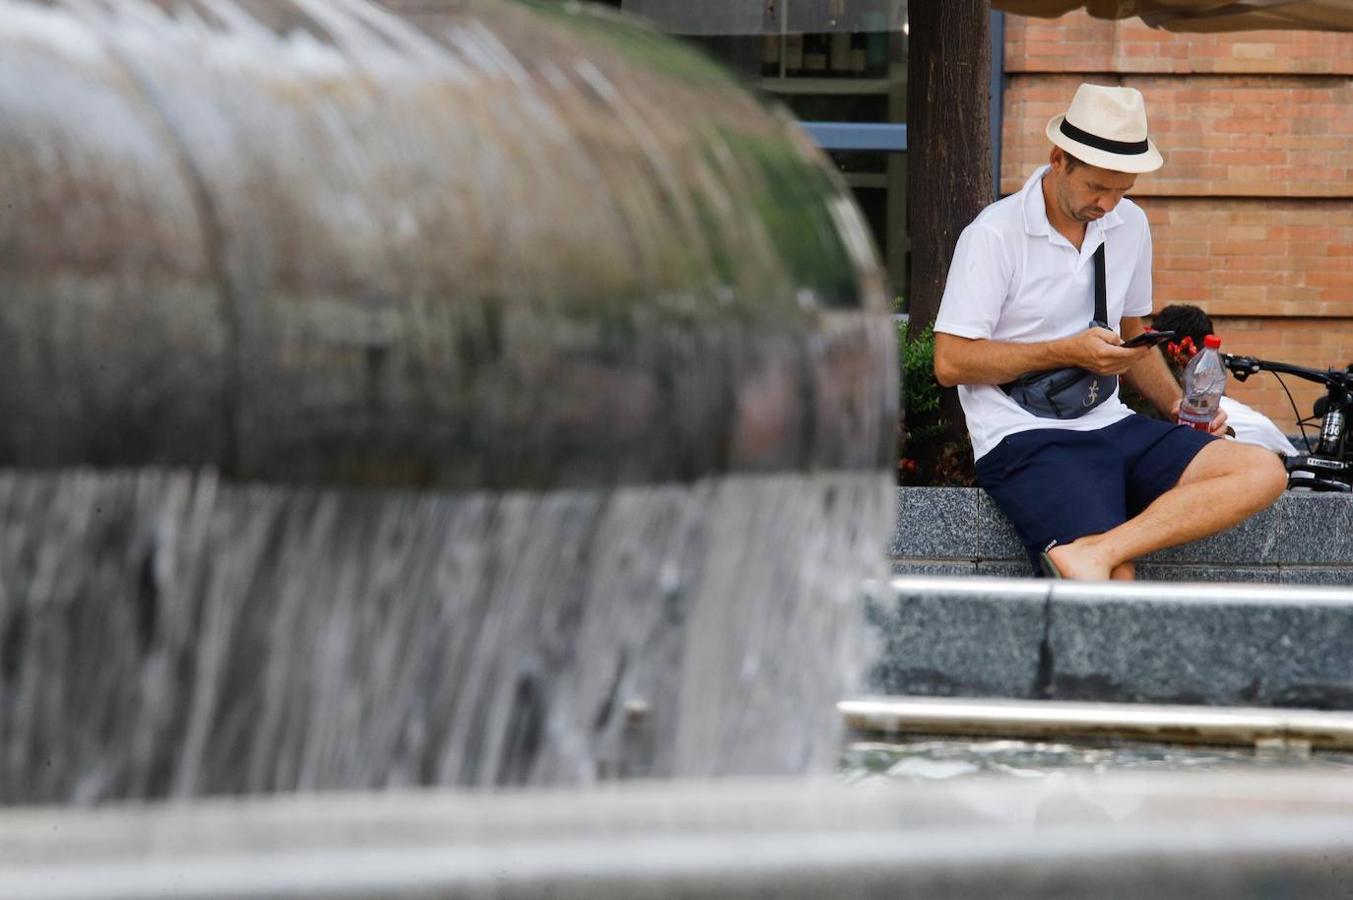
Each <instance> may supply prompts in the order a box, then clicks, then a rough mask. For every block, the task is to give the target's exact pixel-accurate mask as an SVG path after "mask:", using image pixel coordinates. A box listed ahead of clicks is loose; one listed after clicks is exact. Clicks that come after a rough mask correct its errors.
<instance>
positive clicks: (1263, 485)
mask: <svg viewBox="0 0 1353 900" xmlns="http://www.w3.org/2000/svg"><path fill="white" fill-rule="evenodd" d="M1047 134H1048V137H1049V139H1050V140H1051V141H1052V143H1053V147H1052V151H1051V155H1050V157H1049V165H1047V166H1043V167H1041V168H1039V169H1038V170H1037V171H1036V172H1034V173H1033V175H1032V176H1030V178H1029V180H1028V181H1027V182H1026V183H1025V185H1024V187H1023V189H1021V190H1020V191H1019V192H1018V193H1016V194H1012V195H1011V196H1009V197H1006V198H1005V199H1003V200H999V201H997V202H996V203H993V204H992V205H990V206H988V207H987V208H986V209H984V210H983V211H982V212H981V213H980V214H979V215H978V216H977V218H976V219H975V220H973V222H972V223H971V224H970V225H969V226H968V227H967V228H965V229H964V230H963V233H962V235H961V236H960V237H959V240H958V245H957V247H956V248H955V251H954V258H953V262H952V264H951V265H950V269H949V277H948V282H947V283H946V285H945V290H944V298H943V300H942V302H941V305H940V312H939V316H938V318H937V319H936V321H935V376H936V378H937V379H938V380H939V382H940V383H941V384H943V385H946V386H953V385H958V386H959V399H960V402H961V403H962V406H963V413H964V416H965V418H966V419H967V424H968V432H969V434H970V435H971V437H972V445H973V455H974V457H975V458H976V460H977V479H978V482H979V483H980V484H981V485H982V487H983V488H984V489H986V491H987V493H989V494H990V495H991V497H992V499H993V500H995V502H996V504H997V505H998V506H999V507H1000V508H1001V510H1002V512H1004V513H1005V515H1006V517H1007V518H1009V519H1010V521H1011V523H1012V524H1013V525H1014V526H1015V530H1016V531H1018V532H1019V536H1020V540H1021V541H1022V542H1023V544H1024V546H1025V549H1026V550H1027V551H1028V553H1029V556H1030V559H1031V560H1032V561H1033V562H1034V566H1035V569H1039V568H1041V569H1042V571H1043V572H1044V574H1046V575H1048V576H1050V577H1058V578H1060V577H1066V578H1082V579H1108V578H1114V579H1131V578H1132V577H1133V560H1135V559H1137V558H1138V557H1141V556H1144V555H1146V554H1148V553H1151V552H1153V551H1156V550H1160V549H1162V548H1165V547H1171V546H1174V545H1176V544H1182V543H1185V542H1187V541H1193V540H1197V539H1198V538H1202V537H1206V536H1207V535H1210V534H1213V533H1215V532H1218V531H1222V530H1224V529H1226V528H1229V527H1231V526H1232V525H1235V524H1236V523H1238V522H1240V521H1241V520H1243V519H1245V518H1246V517H1247V516H1250V515H1253V514H1254V513H1256V512H1258V511H1260V510H1262V509H1264V508H1265V507H1267V506H1269V505H1270V504H1272V503H1273V502H1274V501H1275V500H1276V499H1277V498H1278V496H1279V495H1280V494H1281V493H1282V491H1283V488H1284V487H1285V486H1286V482H1287V477H1286V471H1285V469H1284V468H1283V465H1282V463H1281V461H1280V460H1279V459H1278V458H1277V456H1275V455H1274V454H1273V453H1270V452H1269V451H1267V450H1264V449H1262V448H1260V447H1257V446H1253V445H1247V444H1240V443H1236V442H1234V441H1223V440H1217V439H1216V436H1217V435H1220V434H1222V433H1224V432H1225V429H1226V416H1225V414H1224V413H1222V414H1219V415H1218V417H1217V419H1216V420H1214V421H1213V423H1212V428H1211V434H1208V433H1205V432H1202V431H1198V430H1195V429H1193V428H1189V427H1186V426H1183V425H1176V424H1173V423H1174V421H1175V417H1176V415H1177V413H1178V410H1179V401H1180V398H1181V392H1180V389H1179V385H1178V384H1176V383H1175V380H1174V378H1173V377H1171V375H1170V372H1169V369H1168V368H1167V367H1166V365H1165V361H1164V359H1163V358H1162V356H1161V354H1160V351H1159V350H1157V349H1155V348H1152V347H1147V346H1143V347H1137V348H1126V347H1123V346H1122V344H1123V343H1124V341H1125V340H1127V339H1131V338H1132V337H1134V336H1136V335H1138V334H1140V333H1142V332H1143V331H1144V330H1145V328H1144V325H1143V323H1142V317H1143V316H1146V315H1149V314H1150V313H1151V308H1152V296H1151V234H1150V231H1149V229H1148V226H1147V222H1146V216H1145V214H1144V213H1143V212H1142V211H1141V209H1140V208H1139V207H1138V206H1137V205H1136V204H1134V203H1133V202H1132V201H1130V200H1126V199H1124V194H1125V193H1127V192H1128V191H1129V190H1131V189H1132V187H1133V185H1134V184H1135V182H1136V180H1137V175H1138V174H1139V173H1145V172H1152V171H1155V170H1156V169H1158V168H1159V167H1160V165H1161V156H1160V153H1159V152H1158V151H1157V150H1156V147H1155V145H1154V144H1153V143H1152V142H1151V141H1150V140H1149V139H1148V138H1147V126H1146V107H1145V103H1144V101H1143V99H1142V95H1141V93H1140V92H1138V91H1137V90H1135V89H1133V88H1122V87H1102V86H1099V85H1091V84H1083V85H1081V86H1080V88H1079V90H1077V92H1076V95H1075V98H1074V99H1073V100H1072V102H1071V106H1070V108H1069V109H1068V110H1067V113H1066V115H1064V116H1056V117H1054V118H1053V120H1052V121H1051V122H1049V123H1048V128H1047ZM1092 315H1093V319H1092ZM1087 321H1089V322H1090V327H1088V328H1087V327H1086V324H1085V323H1086V322H1087ZM1120 333H1121V336H1120ZM1119 375H1123V376H1125V377H1126V378H1128V379H1129V380H1130V381H1131V382H1132V384H1133V385H1134V386H1135V387H1136V388H1137V390H1138V391H1140V392H1141V394H1142V395H1143V396H1144V397H1146V398H1147V399H1148V400H1149V401H1150V402H1151V403H1152V404H1153V405H1154V406H1156V407H1157V408H1158V409H1159V410H1160V411H1161V412H1162V414H1164V415H1166V416H1167V417H1168V421H1161V420H1158V419H1151V418H1148V417H1145V416H1140V415H1137V414H1135V413H1133V412H1132V411H1131V410H1130V409H1128V408H1127V406H1125V405H1124V404H1123V403H1122V402H1121V401H1120V400H1119V398H1118V379H1117V376H1119Z"/></svg>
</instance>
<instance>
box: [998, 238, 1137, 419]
mask: <svg viewBox="0 0 1353 900" xmlns="http://www.w3.org/2000/svg"><path fill="white" fill-rule="evenodd" d="M1105 293H1106V292H1105V287H1104V245H1103V244H1100V245H1099V249H1098V250H1096V251H1095V318H1094V320H1093V321H1092V322H1091V323H1090V326H1089V327H1091V328H1108V327H1109V326H1108V324H1107V323H1108V304H1107V298H1106V296H1105ZM1000 388H1001V390H1003V391H1005V393H1006V396H1008V397H1009V398H1010V399H1011V400H1014V401H1015V402H1016V403H1018V404H1019V405H1020V407H1022V408H1023V409H1024V410H1025V411H1026V412H1030V413H1033V414H1034V415H1036V416H1039V417H1040V418H1044V419H1075V418H1078V417H1080V416H1083V415H1085V414H1086V413H1088V412H1089V411H1090V410H1092V409H1094V408H1095V407H1097V406H1099V405H1100V404H1102V403H1103V402H1104V401H1105V400H1108V399H1109V398H1110V397H1112V396H1113V392H1114V391H1116V390H1117V389H1118V376H1117V375H1096V374H1095V373H1094V372H1091V371H1088V370H1086V369H1081V368H1078V367H1076V366H1068V367H1066V368H1064V369H1049V370H1047V371H1044V372H1030V373H1028V374H1027V375H1021V376H1020V377H1019V378H1016V379H1015V380H1014V381H1007V382H1006V383H1005V384H1002V385H1000Z"/></svg>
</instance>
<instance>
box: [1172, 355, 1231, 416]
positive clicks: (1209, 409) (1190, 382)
mask: <svg viewBox="0 0 1353 900" xmlns="http://www.w3.org/2000/svg"><path fill="white" fill-rule="evenodd" d="M1220 349H1221V338H1220V337H1219V336H1217V335H1215V334H1209V335H1208V336H1207V337H1205V338H1204V339H1203V349H1202V350H1200V351H1198V352H1197V353H1196V354H1194V357H1193V359H1191V360H1189V364H1188V365H1187V366H1185V367H1184V399H1183V400H1182V401H1180V404H1179V424H1181V425H1188V426H1190V427H1192V428H1197V429H1198V430H1200V431H1210V430H1211V428H1212V420H1213V419H1215V418H1216V417H1217V411H1218V410H1220V409H1221V395H1222V394H1223V393H1224V392H1225V390H1226V366H1225V365H1223V364H1222V361H1221V355H1220V353H1218V351H1219V350H1220Z"/></svg>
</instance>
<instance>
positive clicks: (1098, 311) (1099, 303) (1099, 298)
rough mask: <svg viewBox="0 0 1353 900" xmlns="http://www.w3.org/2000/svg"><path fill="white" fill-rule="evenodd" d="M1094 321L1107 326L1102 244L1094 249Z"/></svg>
mask: <svg viewBox="0 0 1353 900" xmlns="http://www.w3.org/2000/svg"><path fill="white" fill-rule="evenodd" d="M1095 321H1096V322H1103V323H1105V327H1106V328H1107V327H1108V321H1109V304H1108V291H1107V290H1106V289H1105V287H1104V244H1100V245H1099V249H1097V250H1096V251H1095Z"/></svg>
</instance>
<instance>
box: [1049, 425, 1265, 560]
mask: <svg viewBox="0 0 1353 900" xmlns="http://www.w3.org/2000/svg"><path fill="white" fill-rule="evenodd" d="M1286 486H1287V472H1286V470H1285V469H1284V467H1283V464H1282V461H1281V460H1280V459H1278V457H1277V456H1276V455H1275V454H1273V453H1272V452H1271V451H1269V450H1265V449H1264V448H1263V447H1256V446H1254V445H1252V444H1237V443H1235V442H1233V441H1213V442H1212V443H1210V444H1208V445H1207V446H1206V447H1204V448H1203V449H1202V450H1200V451H1199V452H1198V455H1197V456H1195V457H1194V458H1193V462H1191V463H1189V466H1188V468H1187V469H1185V470H1184V474H1183V475H1182V476H1180V478H1179V483H1178V484H1177V485H1175V486H1174V487H1173V488H1171V489H1170V490H1168V491H1166V492H1165V493H1164V494H1161V495H1160V496H1159V497H1157V498H1156V501H1155V502H1154V503H1152V504H1151V505H1150V506H1148V507H1147V508H1146V509H1144V510H1143V511H1142V512H1141V514H1140V515H1138V516H1136V517H1135V518H1132V519H1129V520H1128V521H1126V522H1124V523H1123V524H1122V525H1119V526H1118V527H1117V528H1114V529H1112V530H1110V531H1106V532H1104V533H1103V534H1093V535H1088V536H1086V537H1083V538H1080V539H1079V540H1076V541H1072V542H1071V543H1070V544H1063V545H1061V546H1057V547H1053V548H1052V550H1051V551H1049V553H1048V555H1049V556H1050V557H1051V558H1052V561H1053V563H1055V564H1056V566H1057V568H1058V570H1059V571H1061V573H1062V575H1063V576H1065V577H1066V578H1081V579H1091V580H1101V581H1102V580H1104V579H1107V578H1109V577H1110V576H1111V574H1113V573H1114V572H1115V570H1116V569H1118V567H1119V566H1121V565H1122V564H1124V563H1127V562H1131V561H1132V560H1134V559H1137V558H1138V557H1140V556H1145V555H1146V554H1147V553H1151V552H1153V551H1156V550H1160V549H1163V548H1165V547H1173V546H1175V545H1177V544H1184V543H1187V542H1189V541H1195V540H1197V539H1199V538H1202V537H1206V536H1207V535H1210V534H1216V533H1217V532H1219V531H1223V530H1225V529H1227V528H1230V527H1231V526H1232V525H1235V524H1236V523H1237V522H1240V521H1241V520H1243V519H1246V518H1248V517H1250V516H1252V515H1254V514H1255V513H1257V512H1259V511H1260V510H1261V509H1264V508H1266V507H1268V506H1269V505H1270V504H1272V503H1273V502H1274V501H1275V500H1277V499H1278V496H1279V495H1280V494H1281V493H1282V492H1283V489H1284V488H1285V487H1286Z"/></svg>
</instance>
